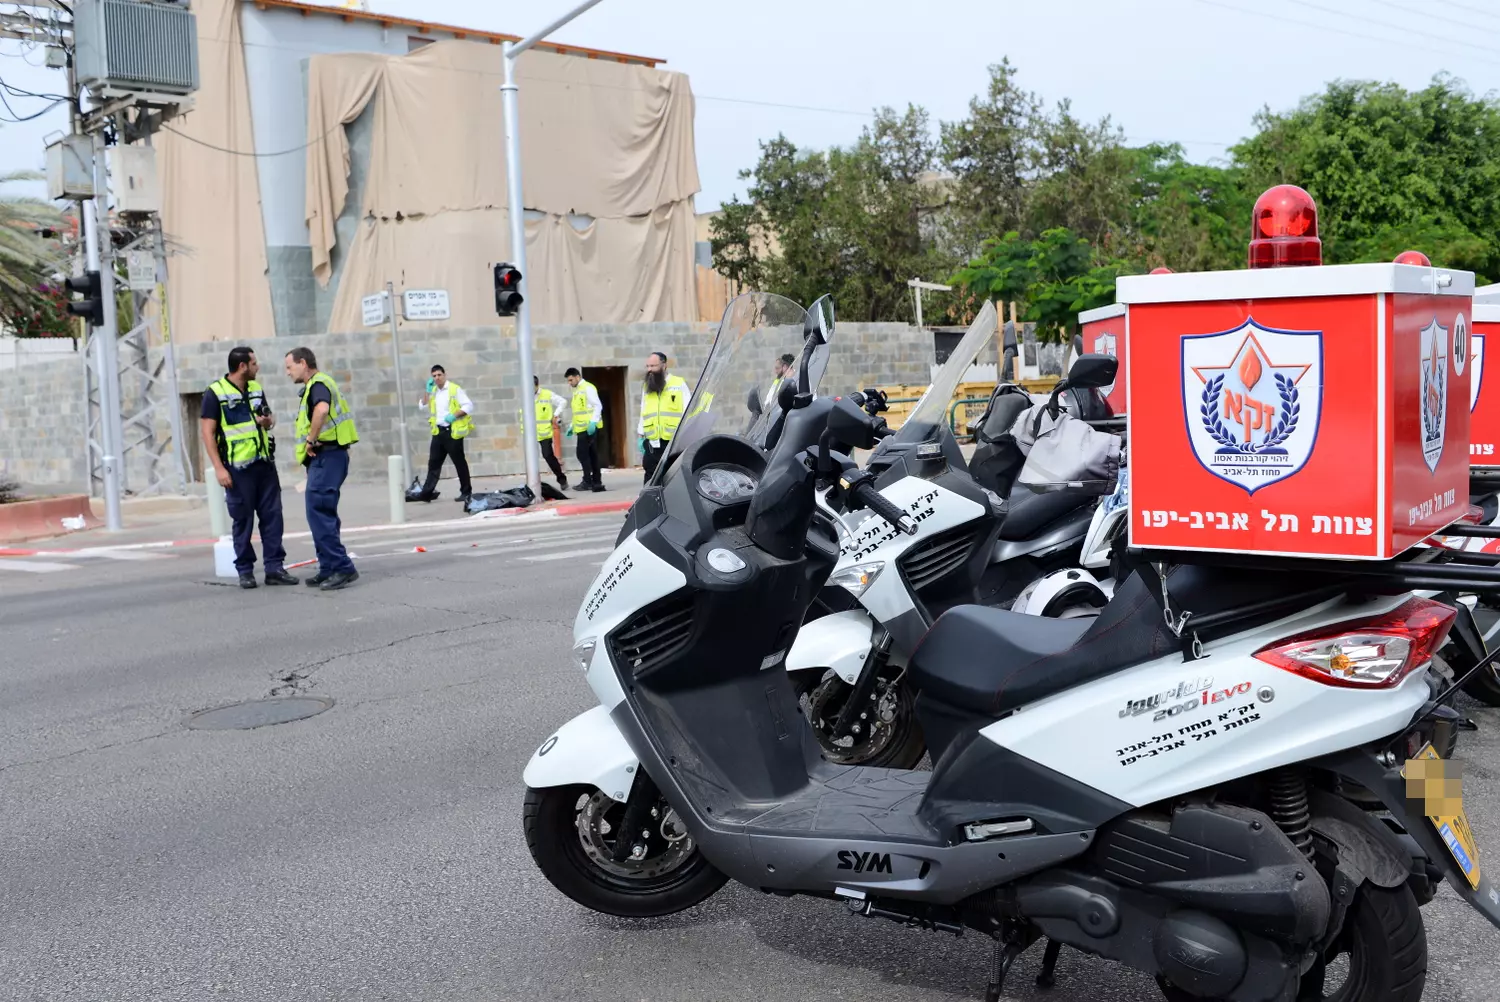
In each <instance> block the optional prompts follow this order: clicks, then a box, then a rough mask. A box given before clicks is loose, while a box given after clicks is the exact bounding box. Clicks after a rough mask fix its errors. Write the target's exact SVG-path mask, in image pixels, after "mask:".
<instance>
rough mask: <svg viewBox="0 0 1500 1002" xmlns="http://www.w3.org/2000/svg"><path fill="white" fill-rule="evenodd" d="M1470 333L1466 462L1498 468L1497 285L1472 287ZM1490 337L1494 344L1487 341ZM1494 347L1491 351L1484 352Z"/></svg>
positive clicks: (1499, 353)
mask: <svg viewBox="0 0 1500 1002" xmlns="http://www.w3.org/2000/svg"><path fill="white" fill-rule="evenodd" d="M1473 321H1474V332H1473V334H1471V335H1470V337H1469V343H1470V345H1471V348H1470V349H1469V350H1470V353H1471V354H1472V355H1473V356H1474V360H1473V362H1472V363H1470V364H1471V366H1472V367H1473V375H1472V376H1470V377H1469V378H1470V382H1469V465H1470V466H1472V467H1475V468H1477V469H1486V468H1490V469H1493V468H1500V286H1497V285H1486V286H1485V287H1484V288H1482V289H1475V290H1474V316H1473ZM1492 337H1493V338H1494V340H1495V343H1494V345H1491V344H1490V343H1489V342H1490V340H1491V338H1492ZM1487 348H1494V349H1495V350H1494V351H1487V350H1486V349H1487ZM1491 370H1494V371H1491Z"/></svg>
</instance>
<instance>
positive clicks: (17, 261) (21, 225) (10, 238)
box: [0, 171, 62, 317]
mask: <svg viewBox="0 0 1500 1002" xmlns="http://www.w3.org/2000/svg"><path fill="white" fill-rule="evenodd" d="M40 177H41V175H39V174H37V173H36V172H35V171H12V172H10V173H6V174H0V188H3V187H4V186H6V185H9V184H13V183H16V182H22V181H35V180H38V179H40ZM61 223H62V214H61V213H60V212H58V211H57V209H56V208H55V207H54V206H53V205H52V203H50V202H46V201H43V200H42V199H39V198H32V197H30V196H26V195H12V194H0V312H3V315H4V316H6V317H10V316H11V315H14V314H22V313H24V314H28V315H29V314H30V313H32V312H34V311H35V310H37V309H40V308H44V307H45V303H44V302H43V303H39V302H38V300H45V299H46V298H47V296H46V294H44V293H42V292H41V291H40V287H41V286H42V284H43V283H44V282H46V281H47V280H48V279H49V278H50V277H51V274H52V272H53V271H55V270H56V268H57V266H58V264H59V255H58V252H57V245H56V244H55V243H52V242H51V241H49V240H46V239H44V238H43V237H42V233H43V231H44V230H45V229H47V228H49V227H57V226H60V225H61Z"/></svg>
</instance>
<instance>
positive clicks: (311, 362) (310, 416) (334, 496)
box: [286, 348, 359, 591]
mask: <svg viewBox="0 0 1500 1002" xmlns="http://www.w3.org/2000/svg"><path fill="white" fill-rule="evenodd" d="M286 374H287V376H289V377H290V378H291V380H292V382H294V383H300V384H302V401H301V403H299V404H298V405H297V462H299V463H301V464H302V465H303V466H305V467H307V527H308V528H309V529H311V530H312V538H313V549H314V550H315V551H316V552H317V554H318V573H316V574H314V575H313V576H312V577H310V578H308V579H307V581H306V582H305V583H306V584H307V585H309V586H313V587H321V588H322V589H323V590H324V591H337V590H339V589H340V588H347V587H348V586H349V585H351V584H353V583H354V582H355V581H358V580H359V571H357V570H355V569H354V561H352V560H350V559H349V551H348V550H346V549H344V543H343V540H341V539H340V538H339V492H340V491H341V490H342V489H343V487H344V480H345V479H347V478H348V476H349V447H350V446H351V445H353V444H354V443H356V442H358V441H359V432H358V431H356V430H355V428H354V415H353V414H351V413H350V412H349V404H348V402H347V401H346V400H345V399H344V394H343V393H341V392H339V388H338V384H336V383H335V382H334V381H333V380H332V379H331V378H329V377H328V376H326V375H324V374H323V373H321V372H319V371H318V359H317V356H316V355H314V354H313V353H312V349H311V348H293V349H292V350H291V351H289V352H287V353H286Z"/></svg>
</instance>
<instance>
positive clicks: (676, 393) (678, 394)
mask: <svg viewBox="0 0 1500 1002" xmlns="http://www.w3.org/2000/svg"><path fill="white" fill-rule="evenodd" d="M690 396H692V394H691V393H690V392H689V391H688V384H687V380H685V379H683V378H682V377H681V376H668V377H667V385H666V386H664V387H662V391H661V392H660V393H649V392H648V393H646V394H645V395H644V396H643V397H642V399H641V437H642V438H644V439H645V440H646V441H648V442H670V441H671V440H672V436H673V435H674V434H676V432H677V426H678V425H679V424H681V423H682V415H683V412H684V411H686V410H687V402H688V397H690Z"/></svg>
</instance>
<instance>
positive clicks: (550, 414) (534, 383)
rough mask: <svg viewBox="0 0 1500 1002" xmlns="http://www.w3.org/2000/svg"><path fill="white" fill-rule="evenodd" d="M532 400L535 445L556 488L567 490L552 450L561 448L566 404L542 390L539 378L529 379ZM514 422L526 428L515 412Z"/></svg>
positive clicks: (559, 462) (556, 396)
mask: <svg viewBox="0 0 1500 1002" xmlns="http://www.w3.org/2000/svg"><path fill="white" fill-rule="evenodd" d="M531 389H532V399H533V402H534V405H535V407H536V444H537V448H539V449H540V450H541V452H542V458H543V459H545V460H546V461H547V469H549V470H551V471H552V475H553V476H554V477H556V478H557V486H559V487H561V488H562V489H563V490H567V489H568V475H567V474H566V473H564V472H563V468H562V462H561V461H560V460H559V459H558V458H557V453H556V452H554V451H553V450H554V448H561V446H562V441H561V439H562V412H563V408H564V407H566V406H567V402H566V401H565V400H563V398H562V397H560V396H558V395H557V394H556V393H553V392H552V391H551V390H544V389H542V380H541V377H539V376H532V377H531ZM516 420H517V421H518V422H520V424H521V427H523V428H524V427H526V422H525V420H524V415H523V414H522V413H521V412H520V411H519V410H517V411H516Z"/></svg>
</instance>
